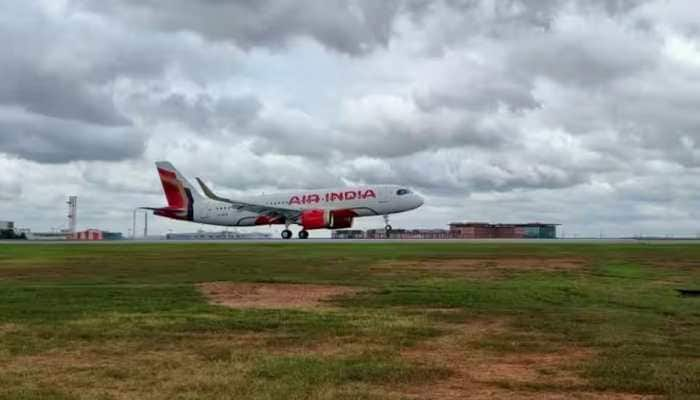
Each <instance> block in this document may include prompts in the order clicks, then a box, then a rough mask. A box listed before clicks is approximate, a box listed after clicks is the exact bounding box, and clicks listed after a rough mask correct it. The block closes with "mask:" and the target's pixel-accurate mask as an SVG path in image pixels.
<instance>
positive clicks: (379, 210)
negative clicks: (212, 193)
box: [193, 185, 423, 226]
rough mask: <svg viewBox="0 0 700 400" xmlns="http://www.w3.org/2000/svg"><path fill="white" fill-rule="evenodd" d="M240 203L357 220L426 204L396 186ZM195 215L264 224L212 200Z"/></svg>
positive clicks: (197, 218)
mask: <svg viewBox="0 0 700 400" xmlns="http://www.w3.org/2000/svg"><path fill="white" fill-rule="evenodd" d="M404 192H405V193H404ZM399 193H401V194H399ZM240 200H241V201H245V202H247V203H253V204H259V205H261V206H270V207H278V208H285V209H291V210H299V211H303V210H325V211H336V210H349V211H352V212H353V213H354V214H355V216H356V217H367V216H375V215H389V214H395V213H400V212H404V211H409V210H413V209H415V208H418V207H420V206H421V205H422V204H423V199H422V198H421V197H420V196H418V195H417V194H415V193H413V192H410V191H408V190H406V189H403V188H402V187H401V186H395V185H381V186H359V187H350V188H337V189H318V190H306V191H296V192H287V193H276V194H269V195H260V196H254V197H248V198H245V199H240ZM193 212H194V215H193V221H194V222H199V223H203V224H210V225H222V226H253V225H262V224H264V223H261V219H260V218H261V217H260V214H258V213H254V212H250V211H245V210H239V209H237V208H236V206H234V205H231V204H228V203H225V202H220V201H216V200H211V199H206V200H204V201H197V202H195V203H194V207H193Z"/></svg>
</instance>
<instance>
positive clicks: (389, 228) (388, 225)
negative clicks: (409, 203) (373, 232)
mask: <svg viewBox="0 0 700 400" xmlns="http://www.w3.org/2000/svg"><path fill="white" fill-rule="evenodd" d="M382 217H383V218H384V225H385V226H384V230H385V231H386V233H387V234H389V233H391V229H392V228H391V225H390V224H389V216H388V215H383V216H382Z"/></svg>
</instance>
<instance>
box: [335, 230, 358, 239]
mask: <svg viewBox="0 0 700 400" xmlns="http://www.w3.org/2000/svg"><path fill="white" fill-rule="evenodd" d="M331 238H333V239H364V238H365V232H364V231H362V230H359V229H344V230H336V231H333V232H332V233H331Z"/></svg>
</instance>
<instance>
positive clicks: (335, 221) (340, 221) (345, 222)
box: [329, 210, 355, 229]
mask: <svg viewBox="0 0 700 400" xmlns="http://www.w3.org/2000/svg"><path fill="white" fill-rule="evenodd" d="M353 218H355V213H354V212H352V211H350V210H336V211H333V212H331V224H330V226H329V228H330V229H346V228H350V227H352V220H353Z"/></svg>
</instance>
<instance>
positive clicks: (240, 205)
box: [196, 178, 301, 220]
mask: <svg viewBox="0 0 700 400" xmlns="http://www.w3.org/2000/svg"><path fill="white" fill-rule="evenodd" d="M196 179H197V183H199V186H200V187H201V188H202V191H203V192H204V194H205V195H206V196H207V197H208V198H210V199H212V200H216V201H221V202H224V203H229V204H231V205H233V206H234V208H236V209H238V210H244V211H250V212H254V213H256V214H261V215H267V216H271V217H273V216H280V217H284V218H286V219H290V220H296V219H298V218H299V215H300V214H301V212H300V211H299V210H294V209H291V208H283V207H271V206H268V205H264V204H253V203H245V202H242V201H237V200H232V199H227V198H225V197H220V196H218V195H216V194H215V193H214V192H212V191H211V189H209V187H208V186H207V185H205V184H204V182H203V181H202V180H201V179H199V178H196Z"/></svg>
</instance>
